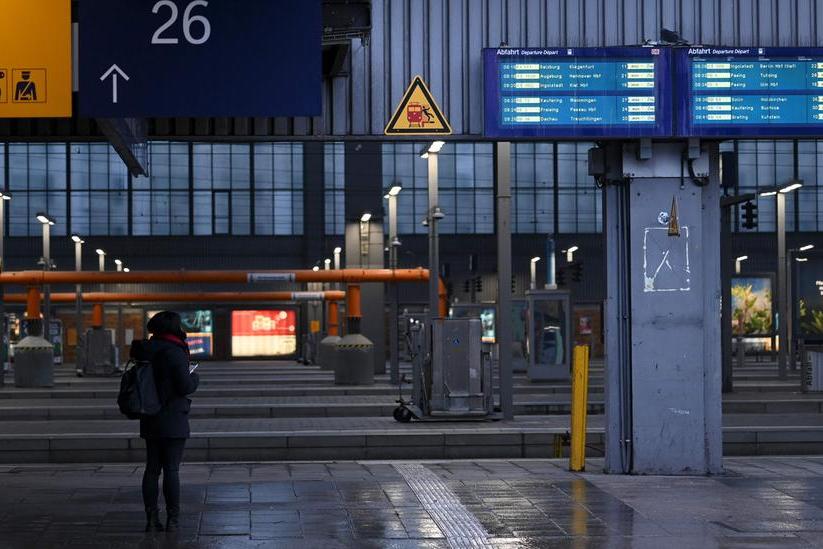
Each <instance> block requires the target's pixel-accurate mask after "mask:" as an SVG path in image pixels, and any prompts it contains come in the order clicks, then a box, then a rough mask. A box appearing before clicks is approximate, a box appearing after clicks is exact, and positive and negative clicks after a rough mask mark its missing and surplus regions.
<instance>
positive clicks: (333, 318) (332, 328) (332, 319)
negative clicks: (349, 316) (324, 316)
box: [327, 301, 340, 336]
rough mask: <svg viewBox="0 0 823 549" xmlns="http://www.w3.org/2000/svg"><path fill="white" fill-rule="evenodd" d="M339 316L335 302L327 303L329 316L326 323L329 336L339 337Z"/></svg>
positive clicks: (338, 309) (338, 308) (338, 307)
mask: <svg viewBox="0 0 823 549" xmlns="http://www.w3.org/2000/svg"><path fill="white" fill-rule="evenodd" d="M339 316H340V306H339V305H338V304H337V301H329V315H328V321H327V323H328V328H329V335H330V336H338V335H340V321H339V320H338V317H339Z"/></svg>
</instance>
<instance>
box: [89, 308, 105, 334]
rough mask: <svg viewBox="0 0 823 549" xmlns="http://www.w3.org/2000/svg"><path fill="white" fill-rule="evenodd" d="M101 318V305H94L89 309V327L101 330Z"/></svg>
mask: <svg viewBox="0 0 823 549" xmlns="http://www.w3.org/2000/svg"><path fill="white" fill-rule="evenodd" d="M103 316H104V315H103V304H102V303H95V304H94V305H93V306H92V308H91V327H92V328H102V327H103Z"/></svg>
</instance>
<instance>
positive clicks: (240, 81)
mask: <svg viewBox="0 0 823 549" xmlns="http://www.w3.org/2000/svg"><path fill="white" fill-rule="evenodd" d="M78 5H79V29H80V40H79V54H80V60H81V62H80V86H79V87H80V90H79V91H80V93H79V107H80V114H81V116H87V117H98V118H127V117H141V118H142V117H217V116H230V117H273V116H318V115H320V114H321V110H322V109H321V91H322V64H321V32H322V19H321V2H320V0H281V1H276V2H275V1H271V0H150V1H145V0H118V1H116V2H114V1H111V0H83V1H82V2H79V4H78Z"/></svg>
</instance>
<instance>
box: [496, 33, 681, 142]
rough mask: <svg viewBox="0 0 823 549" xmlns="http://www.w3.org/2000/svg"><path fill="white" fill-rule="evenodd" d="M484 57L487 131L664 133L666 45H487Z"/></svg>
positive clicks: (667, 125)
mask: <svg viewBox="0 0 823 549" xmlns="http://www.w3.org/2000/svg"><path fill="white" fill-rule="evenodd" d="M484 61H485V92H486V95H485V100H486V109H485V115H486V118H485V125H484V126H485V127H484V134H485V135H486V136H488V137H651V136H666V135H670V134H671V106H670V93H671V91H670V87H669V85H668V83H669V79H670V75H669V52H668V50H667V49H659V48H640V47H636V48H561V49H518V48H490V49H486V50H484Z"/></svg>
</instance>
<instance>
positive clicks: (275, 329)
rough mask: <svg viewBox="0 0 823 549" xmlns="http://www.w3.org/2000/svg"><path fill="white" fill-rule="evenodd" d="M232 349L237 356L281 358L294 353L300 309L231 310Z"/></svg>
mask: <svg viewBox="0 0 823 549" xmlns="http://www.w3.org/2000/svg"><path fill="white" fill-rule="evenodd" d="M231 350H232V356H233V357H234V358H251V357H281V356H290V355H293V354H295V353H296V352H297V312H296V311H294V310H268V311H232V313H231Z"/></svg>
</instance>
